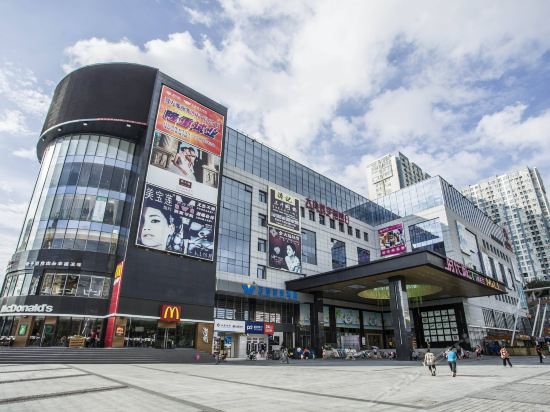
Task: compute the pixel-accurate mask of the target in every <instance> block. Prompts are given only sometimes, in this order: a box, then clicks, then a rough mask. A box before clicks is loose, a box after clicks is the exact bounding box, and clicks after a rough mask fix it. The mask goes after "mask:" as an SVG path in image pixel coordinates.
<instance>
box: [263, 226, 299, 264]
mask: <svg viewBox="0 0 550 412" xmlns="http://www.w3.org/2000/svg"><path fill="white" fill-rule="evenodd" d="M268 232H269V258H268V264H269V267H271V268H274V269H281V270H288V271H289V272H294V273H302V240H301V237H300V235H299V234H296V233H292V232H287V231H286V230H282V229H278V228H275V227H268Z"/></svg>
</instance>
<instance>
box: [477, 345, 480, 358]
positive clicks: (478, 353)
mask: <svg viewBox="0 0 550 412" xmlns="http://www.w3.org/2000/svg"><path fill="white" fill-rule="evenodd" d="M476 359H477V360H480V359H481V347H480V346H479V345H477V346H476Z"/></svg>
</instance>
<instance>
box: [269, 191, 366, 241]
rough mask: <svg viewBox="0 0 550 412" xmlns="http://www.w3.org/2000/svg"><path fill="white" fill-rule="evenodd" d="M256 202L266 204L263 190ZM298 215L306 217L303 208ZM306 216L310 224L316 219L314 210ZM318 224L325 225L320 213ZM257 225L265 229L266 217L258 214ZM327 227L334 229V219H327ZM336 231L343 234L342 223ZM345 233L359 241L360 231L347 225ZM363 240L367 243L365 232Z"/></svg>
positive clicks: (323, 217) (343, 227)
mask: <svg viewBox="0 0 550 412" xmlns="http://www.w3.org/2000/svg"><path fill="white" fill-rule="evenodd" d="M258 200H259V201H260V202H262V203H267V193H266V192H264V191H263V190H259V191H258ZM300 213H301V216H302V218H305V217H306V212H305V208H304V207H303V206H301V207H300ZM308 216H309V220H311V221H312V222H315V221H316V219H315V218H316V214H315V211H314V210H309V211H308ZM319 224H320V225H323V226H325V225H326V217H325V215H323V214H320V213H319ZM258 225H260V226H262V227H267V216H266V215H264V214H263V213H259V214H258ZM329 225H330V228H331V229H336V221H335V220H334V219H331V218H329ZM338 229H339V230H340V232H342V233H345V226H344V224H343V223H342V222H338ZM347 233H348V235H350V236H353V235H354V233H355V237H356V238H357V239H361V231H360V230H359V229H357V228H356V229H355V232H354V230H353V227H351V226H350V225H347ZM363 240H364V241H365V242H368V241H369V234H368V233H367V232H363Z"/></svg>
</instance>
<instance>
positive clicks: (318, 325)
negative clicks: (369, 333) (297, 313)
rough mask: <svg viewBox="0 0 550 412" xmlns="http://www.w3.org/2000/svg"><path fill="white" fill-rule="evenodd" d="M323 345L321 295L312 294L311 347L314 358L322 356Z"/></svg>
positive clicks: (323, 326) (323, 328)
mask: <svg viewBox="0 0 550 412" xmlns="http://www.w3.org/2000/svg"><path fill="white" fill-rule="evenodd" d="M324 344H325V324H324V318H323V295H322V294H321V293H314V295H313V304H312V305H311V345H312V346H313V347H314V348H315V356H322V354H323V345H324Z"/></svg>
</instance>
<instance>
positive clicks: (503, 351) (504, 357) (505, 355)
mask: <svg viewBox="0 0 550 412" xmlns="http://www.w3.org/2000/svg"><path fill="white" fill-rule="evenodd" d="M500 357H501V358H502V365H503V366H504V367H506V362H508V365H510V367H512V362H510V354H509V353H508V351H507V350H506V346H503V347H502V348H500Z"/></svg>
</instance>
